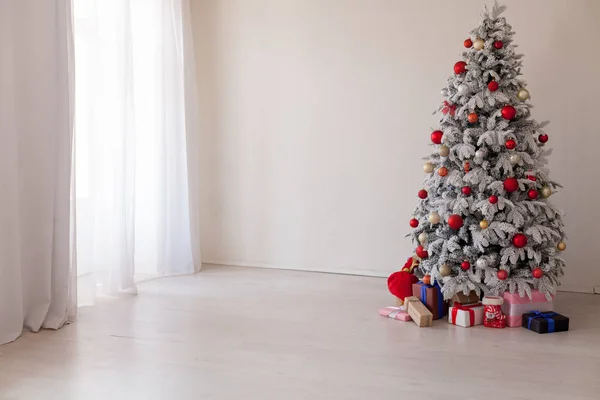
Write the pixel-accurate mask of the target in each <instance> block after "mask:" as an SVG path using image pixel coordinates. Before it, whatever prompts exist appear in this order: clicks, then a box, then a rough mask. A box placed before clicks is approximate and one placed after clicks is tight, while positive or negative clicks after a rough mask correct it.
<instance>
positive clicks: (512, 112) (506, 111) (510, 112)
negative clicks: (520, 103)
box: [502, 106, 517, 121]
mask: <svg viewBox="0 0 600 400" xmlns="http://www.w3.org/2000/svg"><path fill="white" fill-rule="evenodd" d="M516 115H517V109H516V108H514V107H513V106H504V107H502V118H504V119H507V120H509V121H510V120H511V119H513V118H514V117H515V116H516Z"/></svg>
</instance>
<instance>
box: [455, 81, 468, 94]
mask: <svg viewBox="0 0 600 400" xmlns="http://www.w3.org/2000/svg"><path fill="white" fill-rule="evenodd" d="M467 93H469V87H468V86H467V85H465V84H464V83H461V84H460V85H458V94H461V95H465V94H467Z"/></svg>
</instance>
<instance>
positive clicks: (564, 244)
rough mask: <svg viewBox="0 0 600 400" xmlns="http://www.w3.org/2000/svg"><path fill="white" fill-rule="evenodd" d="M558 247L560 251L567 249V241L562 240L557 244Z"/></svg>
mask: <svg viewBox="0 0 600 400" xmlns="http://www.w3.org/2000/svg"><path fill="white" fill-rule="evenodd" d="M556 248H557V249H558V250H560V251H565V250H566V249H567V244H566V243H565V242H560V243H559V244H557V245H556Z"/></svg>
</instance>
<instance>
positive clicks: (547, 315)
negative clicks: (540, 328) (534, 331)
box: [527, 311, 558, 333]
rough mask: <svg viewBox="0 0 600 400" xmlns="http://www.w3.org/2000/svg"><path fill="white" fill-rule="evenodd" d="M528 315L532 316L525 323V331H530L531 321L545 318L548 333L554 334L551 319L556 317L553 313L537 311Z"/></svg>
mask: <svg viewBox="0 0 600 400" xmlns="http://www.w3.org/2000/svg"><path fill="white" fill-rule="evenodd" d="M529 314H533V315H532V316H530V317H529V319H528V321H527V329H529V330H531V321H533V320H534V319H538V318H545V319H546V321H548V333H552V332H554V320H553V319H552V317H554V316H556V315H558V314H557V313H555V312H546V313H543V312H539V311H530V312H529Z"/></svg>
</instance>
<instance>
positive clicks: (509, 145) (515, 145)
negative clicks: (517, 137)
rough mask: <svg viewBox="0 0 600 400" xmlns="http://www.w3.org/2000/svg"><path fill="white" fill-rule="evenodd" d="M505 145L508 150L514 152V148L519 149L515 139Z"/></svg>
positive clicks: (509, 140)
mask: <svg viewBox="0 0 600 400" xmlns="http://www.w3.org/2000/svg"><path fill="white" fill-rule="evenodd" d="M504 145H505V146H506V148H507V149H509V150H514V148H515V147H517V142H515V141H514V140H513V139H508V140H507V141H506V143H504Z"/></svg>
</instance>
